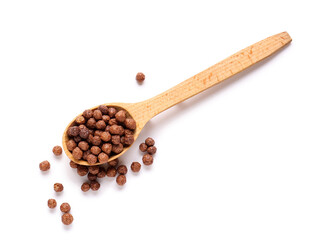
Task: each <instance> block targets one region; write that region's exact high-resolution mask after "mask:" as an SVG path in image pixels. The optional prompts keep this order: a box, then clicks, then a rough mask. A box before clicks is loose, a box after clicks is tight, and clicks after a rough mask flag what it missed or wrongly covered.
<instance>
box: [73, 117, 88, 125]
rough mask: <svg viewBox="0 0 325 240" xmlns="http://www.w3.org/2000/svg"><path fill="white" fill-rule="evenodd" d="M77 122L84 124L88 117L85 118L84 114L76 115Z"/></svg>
mask: <svg viewBox="0 0 325 240" xmlns="http://www.w3.org/2000/svg"><path fill="white" fill-rule="evenodd" d="M75 121H76V123H77V124H79V125H80V124H84V123H85V122H86V119H85V118H84V116H78V117H76V120H75Z"/></svg>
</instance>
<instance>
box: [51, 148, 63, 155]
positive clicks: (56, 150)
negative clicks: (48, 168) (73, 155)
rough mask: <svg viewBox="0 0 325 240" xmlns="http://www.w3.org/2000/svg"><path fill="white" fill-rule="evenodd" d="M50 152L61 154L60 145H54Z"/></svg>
mask: <svg viewBox="0 0 325 240" xmlns="http://www.w3.org/2000/svg"><path fill="white" fill-rule="evenodd" d="M52 152H53V153H54V155H55V156H60V155H61V154H62V148H61V147H60V146H55V147H54V148H53V149H52Z"/></svg>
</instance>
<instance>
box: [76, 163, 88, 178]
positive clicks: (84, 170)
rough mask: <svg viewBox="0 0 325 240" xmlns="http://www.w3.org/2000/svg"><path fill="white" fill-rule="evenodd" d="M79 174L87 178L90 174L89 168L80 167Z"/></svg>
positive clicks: (78, 168)
mask: <svg viewBox="0 0 325 240" xmlns="http://www.w3.org/2000/svg"><path fill="white" fill-rule="evenodd" d="M77 173H78V175H79V176H81V177H82V176H86V175H87V173H88V168H87V167H86V166H82V165H78V167H77Z"/></svg>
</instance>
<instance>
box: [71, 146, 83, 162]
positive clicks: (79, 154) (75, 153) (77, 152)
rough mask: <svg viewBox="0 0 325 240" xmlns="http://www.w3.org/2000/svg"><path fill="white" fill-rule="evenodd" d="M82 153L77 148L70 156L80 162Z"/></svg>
mask: <svg viewBox="0 0 325 240" xmlns="http://www.w3.org/2000/svg"><path fill="white" fill-rule="evenodd" d="M82 155H83V152H82V150H81V149H80V148H79V147H76V148H75V149H73V151H72V156H73V158H74V159H77V160H80V159H81V158H82Z"/></svg>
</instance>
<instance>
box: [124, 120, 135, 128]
mask: <svg viewBox="0 0 325 240" xmlns="http://www.w3.org/2000/svg"><path fill="white" fill-rule="evenodd" d="M124 124H125V126H126V127H127V128H128V129H131V130H134V129H135V128H136V126H137V124H136V122H135V120H134V119H132V118H127V119H125V121H124Z"/></svg>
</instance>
